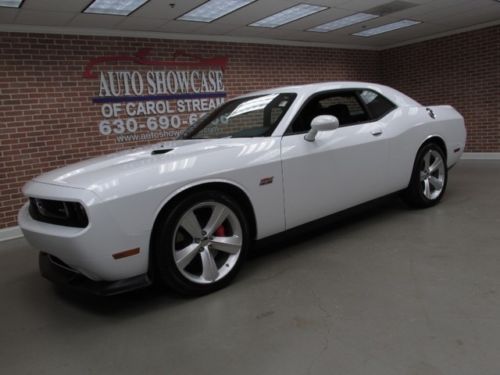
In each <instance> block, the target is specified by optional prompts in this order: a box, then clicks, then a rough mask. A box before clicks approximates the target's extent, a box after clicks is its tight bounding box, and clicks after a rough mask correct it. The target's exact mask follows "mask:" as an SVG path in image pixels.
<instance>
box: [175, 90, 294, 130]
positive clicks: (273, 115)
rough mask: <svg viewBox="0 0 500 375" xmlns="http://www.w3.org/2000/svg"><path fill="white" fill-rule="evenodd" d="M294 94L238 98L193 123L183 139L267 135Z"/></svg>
mask: <svg viewBox="0 0 500 375" xmlns="http://www.w3.org/2000/svg"><path fill="white" fill-rule="evenodd" d="M295 96H296V95H295V94H267V95H260V96H252V97H247V98H242V99H235V100H232V101H229V102H227V103H226V104H223V105H222V106H221V107H219V108H217V109H215V110H214V111H213V112H212V113H210V114H209V115H208V116H205V117H204V118H202V119H200V120H199V121H198V122H197V123H195V124H194V125H192V126H190V127H189V128H187V129H186V131H185V132H184V133H183V134H182V135H181V136H180V137H179V138H181V139H206V138H227V137H229V138H246V137H267V136H270V135H271V134H272V132H273V131H274V129H275V128H276V126H278V124H279V122H280V120H281V119H282V118H283V116H284V115H285V113H286V111H287V110H288V108H290V105H291V104H292V102H293V100H294V99H295Z"/></svg>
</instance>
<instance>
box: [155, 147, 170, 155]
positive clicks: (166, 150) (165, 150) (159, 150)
mask: <svg viewBox="0 0 500 375" xmlns="http://www.w3.org/2000/svg"><path fill="white" fill-rule="evenodd" d="M172 150H173V148H160V149H158V150H153V151H152V152H151V155H162V154H166V153H167V152H170V151H172Z"/></svg>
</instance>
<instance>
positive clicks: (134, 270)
mask: <svg viewBox="0 0 500 375" xmlns="http://www.w3.org/2000/svg"><path fill="white" fill-rule="evenodd" d="M25 194H26V195H27V196H29V197H36V198H43V199H57V200H62V201H76V202H80V203H82V205H84V207H85V209H86V211H87V215H88V217H89V224H88V226H87V227H85V228H79V227H68V226H62V225H55V224H51V223H46V222H41V221H37V220H35V219H33V218H32V217H31V215H30V213H29V209H28V204H25V205H24V206H23V207H22V208H21V209H20V211H19V215H18V222H19V226H20V228H21V230H22V232H23V234H24V237H25V238H26V240H27V241H28V242H29V243H30V244H31V245H32V246H33V247H34V248H36V249H38V250H39V251H41V252H43V253H47V254H50V255H51V256H53V257H56V258H57V259H60V260H61V261H62V262H64V264H66V265H69V267H71V269H74V270H75V271H76V272H78V273H79V274H82V275H84V276H85V277H86V278H88V279H91V280H94V281H98V282H99V281H105V282H114V281H118V280H124V279H129V278H133V277H135V276H138V275H143V274H145V273H147V272H148V263H149V262H148V258H149V257H148V253H149V235H150V233H149V232H148V231H134V230H133V228H132V229H130V228H125V227H123V226H122V225H121V222H120V221H118V220H116V219H115V215H113V214H112V213H111V210H110V209H109V206H108V204H107V203H106V202H102V201H100V199H99V197H97V196H96V195H95V194H94V193H92V192H90V191H86V190H83V189H76V188H70V187H61V186H55V185H48V184H43V183H37V182H31V183H29V184H28V185H27V187H25ZM137 222H139V223H140V222H141V219H140V218H139V219H137ZM137 248H138V249H139V252H138V253H137V254H136V255H133V256H129V257H125V258H116V257H114V255H116V254H117V253H121V252H124V251H127V250H130V249H137Z"/></svg>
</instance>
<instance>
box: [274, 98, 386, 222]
mask: <svg viewBox="0 0 500 375" xmlns="http://www.w3.org/2000/svg"><path fill="white" fill-rule="evenodd" d="M361 92H362V91H361V90H351V91H349V90H347V91H346V90H342V91H333V92H326V93H321V94H317V95H314V96H312V97H311V98H309V100H308V101H307V102H306V103H305V105H304V106H303V107H302V109H301V110H300V111H299V112H298V114H297V116H296V117H295V119H294V120H293V121H292V123H291V124H290V126H289V128H288V130H287V132H286V133H285V135H284V136H283V137H282V141H281V157H282V168H283V184H284V207H285V220H286V227H287V229H289V228H292V227H295V226H297V225H300V224H303V223H306V222H309V221H311V220H314V219H318V218H320V217H323V216H327V215H329V214H331V213H334V212H337V211H340V210H343V209H345V208H348V207H352V206H354V205H357V204H359V203H362V202H365V201H368V200H370V199H373V198H376V197H379V196H381V195H384V194H387V193H388V191H387V186H386V183H385V180H386V175H387V173H388V171H387V168H386V167H387V162H388V142H387V139H386V137H385V136H384V127H385V124H384V123H383V122H382V121H377V120H373V119H372V117H371V115H370V114H369V112H368V109H367V106H366V104H365V103H364V101H365V99H364V98H363V97H362V96H361V95H360V94H361ZM325 114H330V115H334V116H336V117H337V118H338V119H339V123H340V127H339V128H338V129H336V130H331V131H323V132H319V133H318V134H317V136H316V138H315V140H314V141H312V142H308V141H306V140H305V139H304V135H305V133H307V131H308V130H309V129H310V123H311V120H312V119H313V118H314V117H316V116H318V115H325Z"/></svg>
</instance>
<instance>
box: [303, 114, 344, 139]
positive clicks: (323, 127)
mask: <svg viewBox="0 0 500 375" xmlns="http://www.w3.org/2000/svg"><path fill="white" fill-rule="evenodd" d="M338 127H339V119H338V118H337V117H335V116H330V115H321V116H316V117H315V118H313V120H312V121H311V130H309V133H307V134H306V135H305V136H304V139H305V140H306V141H308V142H313V141H314V140H315V139H316V134H318V132H323V131H327V130H335V129H337V128H338Z"/></svg>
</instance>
